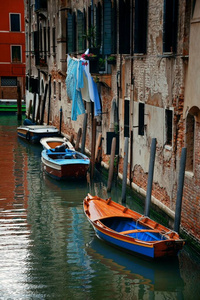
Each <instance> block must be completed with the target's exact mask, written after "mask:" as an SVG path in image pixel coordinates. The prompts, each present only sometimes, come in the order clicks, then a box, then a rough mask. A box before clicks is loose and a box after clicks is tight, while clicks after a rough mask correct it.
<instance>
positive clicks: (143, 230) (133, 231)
mask: <svg viewBox="0 0 200 300" xmlns="http://www.w3.org/2000/svg"><path fill="white" fill-rule="evenodd" d="M136 232H153V233H160V232H161V231H160V230H155V229H132V230H126V231H120V232H119V233H120V234H130V233H136Z"/></svg>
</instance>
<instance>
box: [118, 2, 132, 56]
mask: <svg viewBox="0 0 200 300" xmlns="http://www.w3.org/2000/svg"><path fill="white" fill-rule="evenodd" d="M119 53H121V54H130V0H127V1H124V0H119Z"/></svg>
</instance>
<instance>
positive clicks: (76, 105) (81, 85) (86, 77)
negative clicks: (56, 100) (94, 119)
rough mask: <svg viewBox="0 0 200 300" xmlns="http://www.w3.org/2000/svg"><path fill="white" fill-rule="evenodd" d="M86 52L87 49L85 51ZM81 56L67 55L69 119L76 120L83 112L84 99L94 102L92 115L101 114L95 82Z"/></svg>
mask: <svg viewBox="0 0 200 300" xmlns="http://www.w3.org/2000/svg"><path fill="white" fill-rule="evenodd" d="M85 53H87V51H86V52H85ZM85 62H86V61H85V60H84V59H83V58H81V59H78V58H75V57H73V58H72V57H70V56H69V55H68V57H67V77H66V89H67V95H68V97H69V98H70V99H71V100H72V112H71V119H72V120H73V121H76V120H77V116H78V115H80V114H83V113H85V107H84V104H83V100H84V101H87V102H89V101H92V102H94V115H95V116H98V115H100V114H101V103H100V98H99V93H98V89H97V84H96V83H95V82H94V79H93V77H92V76H91V74H90V71H89V63H88V64H85Z"/></svg>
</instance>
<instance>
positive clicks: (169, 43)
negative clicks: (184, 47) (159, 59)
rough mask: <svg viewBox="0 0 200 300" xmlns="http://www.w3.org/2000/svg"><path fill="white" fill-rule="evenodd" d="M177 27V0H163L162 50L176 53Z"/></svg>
mask: <svg viewBox="0 0 200 300" xmlns="http://www.w3.org/2000/svg"><path fill="white" fill-rule="evenodd" d="M177 27H178V0H165V1H164V20H163V52H164V53H176V50H177Z"/></svg>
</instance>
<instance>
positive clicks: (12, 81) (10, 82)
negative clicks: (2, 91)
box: [1, 77, 17, 86]
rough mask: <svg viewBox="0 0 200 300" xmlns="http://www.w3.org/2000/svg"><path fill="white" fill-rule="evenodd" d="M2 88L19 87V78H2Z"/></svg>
mask: <svg viewBox="0 0 200 300" xmlns="http://www.w3.org/2000/svg"><path fill="white" fill-rule="evenodd" d="M1 86H17V77H1Z"/></svg>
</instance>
